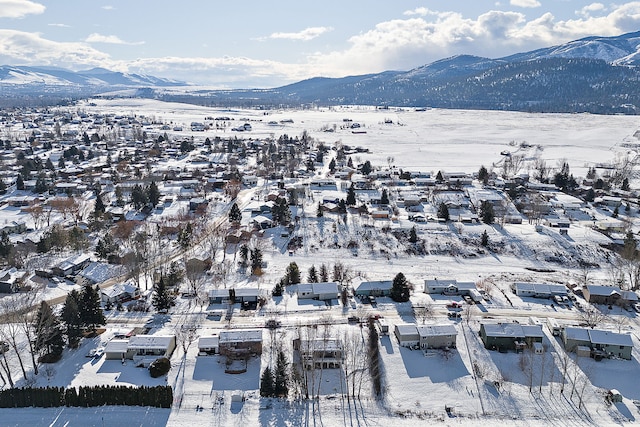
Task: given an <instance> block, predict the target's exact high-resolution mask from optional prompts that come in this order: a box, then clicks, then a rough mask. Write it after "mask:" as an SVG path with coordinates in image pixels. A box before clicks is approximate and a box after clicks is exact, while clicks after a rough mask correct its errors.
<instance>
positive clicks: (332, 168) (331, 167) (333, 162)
mask: <svg viewBox="0 0 640 427" xmlns="http://www.w3.org/2000/svg"><path fill="white" fill-rule="evenodd" d="M335 170H336V159H331V161H330V162H329V171H330V172H331V173H333V172H334V171H335Z"/></svg>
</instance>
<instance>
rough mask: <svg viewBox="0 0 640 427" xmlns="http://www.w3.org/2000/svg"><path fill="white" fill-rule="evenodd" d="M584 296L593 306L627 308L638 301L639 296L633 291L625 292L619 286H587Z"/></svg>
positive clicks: (584, 287) (583, 290)
mask: <svg viewBox="0 0 640 427" xmlns="http://www.w3.org/2000/svg"><path fill="white" fill-rule="evenodd" d="M582 294H583V295H584V299H585V300H587V302H589V303H592V304H606V305H619V306H621V307H627V306H629V305H630V304H633V303H635V302H637V301H638V295H637V294H636V293H635V292H632V291H623V290H621V289H620V288H619V287H617V286H601V285H586V286H583V288H582Z"/></svg>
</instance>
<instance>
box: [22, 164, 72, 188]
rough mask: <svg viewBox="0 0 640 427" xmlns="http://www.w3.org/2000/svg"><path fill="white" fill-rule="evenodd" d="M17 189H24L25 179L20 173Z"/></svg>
mask: <svg viewBox="0 0 640 427" xmlns="http://www.w3.org/2000/svg"><path fill="white" fill-rule="evenodd" d="M61 158H62V157H61ZM16 190H24V179H22V175H18V178H17V179H16Z"/></svg>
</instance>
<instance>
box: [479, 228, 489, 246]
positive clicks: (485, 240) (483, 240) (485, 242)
mask: <svg viewBox="0 0 640 427" xmlns="http://www.w3.org/2000/svg"><path fill="white" fill-rule="evenodd" d="M480 244H481V245H482V246H484V247H485V248H486V247H487V246H489V234H488V233H487V230H484V231H483V232H482V236H480Z"/></svg>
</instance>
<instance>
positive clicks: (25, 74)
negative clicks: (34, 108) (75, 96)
mask: <svg viewBox="0 0 640 427" xmlns="http://www.w3.org/2000/svg"><path fill="white" fill-rule="evenodd" d="M0 83H2V84H7V85H26V86H29V85H39V86H43V85H44V86H56V87H58V88H59V87H60V86H72V87H73V86H86V87H94V88H98V87H107V86H108V87H112V86H126V87H146V86H157V87H165V86H185V85H186V83H184V82H180V81H177V80H171V79H163V78H158V77H153V76H147V75H141V74H127V73H120V72H115V71H109V70H106V69H104V68H93V69H91V70H87V71H77V72H76V71H70V70H65V69H63V68H48V67H23V66H0Z"/></svg>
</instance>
